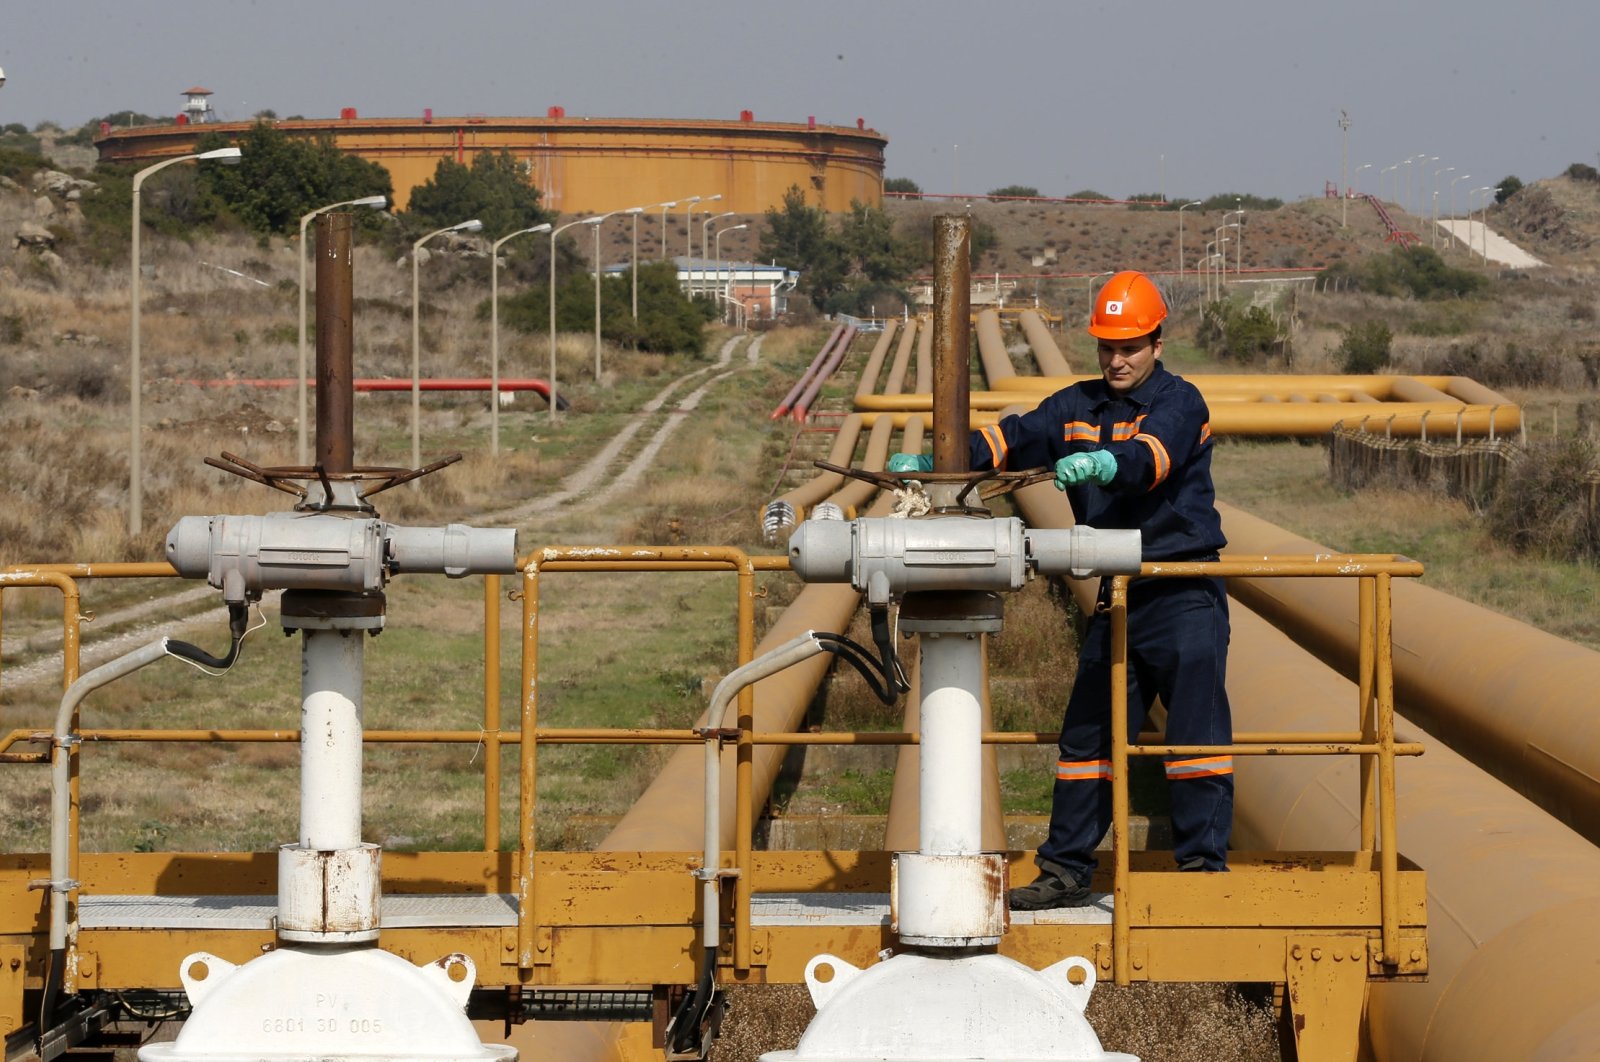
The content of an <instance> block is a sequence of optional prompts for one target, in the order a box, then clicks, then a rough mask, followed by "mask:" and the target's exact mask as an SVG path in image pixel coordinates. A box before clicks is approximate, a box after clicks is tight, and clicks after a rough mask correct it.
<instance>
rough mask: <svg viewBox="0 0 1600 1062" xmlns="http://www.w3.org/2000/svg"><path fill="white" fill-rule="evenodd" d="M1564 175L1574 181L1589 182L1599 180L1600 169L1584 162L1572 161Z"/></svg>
mask: <svg viewBox="0 0 1600 1062" xmlns="http://www.w3.org/2000/svg"><path fill="white" fill-rule="evenodd" d="M1566 175H1567V176H1568V177H1570V178H1572V179H1573V180H1574V181H1588V182H1590V183H1591V184H1592V183H1594V182H1596V181H1600V170H1597V169H1595V168H1594V167H1593V166H1591V165H1589V164H1588V163H1586V162H1574V163H1573V164H1572V165H1571V166H1568V167H1567V170H1566Z"/></svg>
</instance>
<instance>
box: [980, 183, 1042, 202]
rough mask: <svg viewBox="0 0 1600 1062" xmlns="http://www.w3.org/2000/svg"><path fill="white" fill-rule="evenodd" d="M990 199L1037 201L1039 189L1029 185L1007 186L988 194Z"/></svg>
mask: <svg viewBox="0 0 1600 1062" xmlns="http://www.w3.org/2000/svg"><path fill="white" fill-rule="evenodd" d="M989 198H990V199H1038V198H1039V189H1037V188H1035V187H1033V186H1032V185H1031V184H1008V185H1006V186H1005V187H1003V188H994V189H991V190H990V192H989Z"/></svg>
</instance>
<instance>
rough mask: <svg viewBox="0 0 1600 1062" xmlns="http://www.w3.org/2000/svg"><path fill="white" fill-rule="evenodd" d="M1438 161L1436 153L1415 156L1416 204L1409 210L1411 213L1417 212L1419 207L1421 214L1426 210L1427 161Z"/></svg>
mask: <svg viewBox="0 0 1600 1062" xmlns="http://www.w3.org/2000/svg"><path fill="white" fill-rule="evenodd" d="M1438 161H1439V156H1438V155H1418V156H1417V199H1416V205H1415V206H1414V207H1413V208H1412V210H1411V212H1412V213H1413V214H1418V210H1419V209H1420V210H1421V213H1422V214H1426V213H1427V211H1428V163H1430V162H1438ZM1418 216H1419V217H1420V216H1421V214H1418Z"/></svg>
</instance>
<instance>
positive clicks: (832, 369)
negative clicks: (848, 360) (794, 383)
mask: <svg viewBox="0 0 1600 1062" xmlns="http://www.w3.org/2000/svg"><path fill="white" fill-rule="evenodd" d="M855 338H856V328H855V325H851V326H850V327H848V328H846V329H845V330H844V335H842V336H840V337H839V342H838V343H837V344H836V345H835V346H834V348H833V354H832V355H830V356H829V358H828V360H827V361H825V362H823V363H822V368H820V369H819V370H817V372H816V373H815V374H814V375H813V376H812V377H811V380H810V381H809V382H808V383H807V384H806V385H805V388H804V389H803V390H801V392H800V397H799V398H797V399H795V403H794V411H793V413H794V419H795V420H798V421H799V422H801V423H802V424H804V423H805V419H806V414H807V413H810V412H811V403H813V402H815V401H816V400H817V395H818V394H819V393H820V392H821V391H822V385H823V384H825V383H827V382H828V380H829V378H830V377H832V376H833V374H834V373H836V372H838V371H839V366H840V365H843V364H844V357H845V355H846V354H848V353H850V344H851V343H853V342H855Z"/></svg>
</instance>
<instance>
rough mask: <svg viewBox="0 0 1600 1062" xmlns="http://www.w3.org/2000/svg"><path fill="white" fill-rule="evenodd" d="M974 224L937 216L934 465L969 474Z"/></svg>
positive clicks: (939, 469)
mask: <svg viewBox="0 0 1600 1062" xmlns="http://www.w3.org/2000/svg"><path fill="white" fill-rule="evenodd" d="M971 245H972V222H971V220H970V219H968V218H966V217H962V216H956V215H950V214H941V215H940V216H938V217H936V218H934V219H933V467H934V470H935V471H937V472H965V471H967V468H968V457H969V456H970V451H969V450H968V447H967V436H968V434H969V430H968V428H967V409H968V406H969V404H970V403H969V399H968V392H969V390H970V384H969V382H968V379H967V373H968V371H969V370H968V367H967V366H968V359H969V357H970V353H969V348H970V346H971V336H970V333H971V330H972V277H971V273H972V263H971V260H970V257H969V255H970V248H971Z"/></svg>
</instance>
